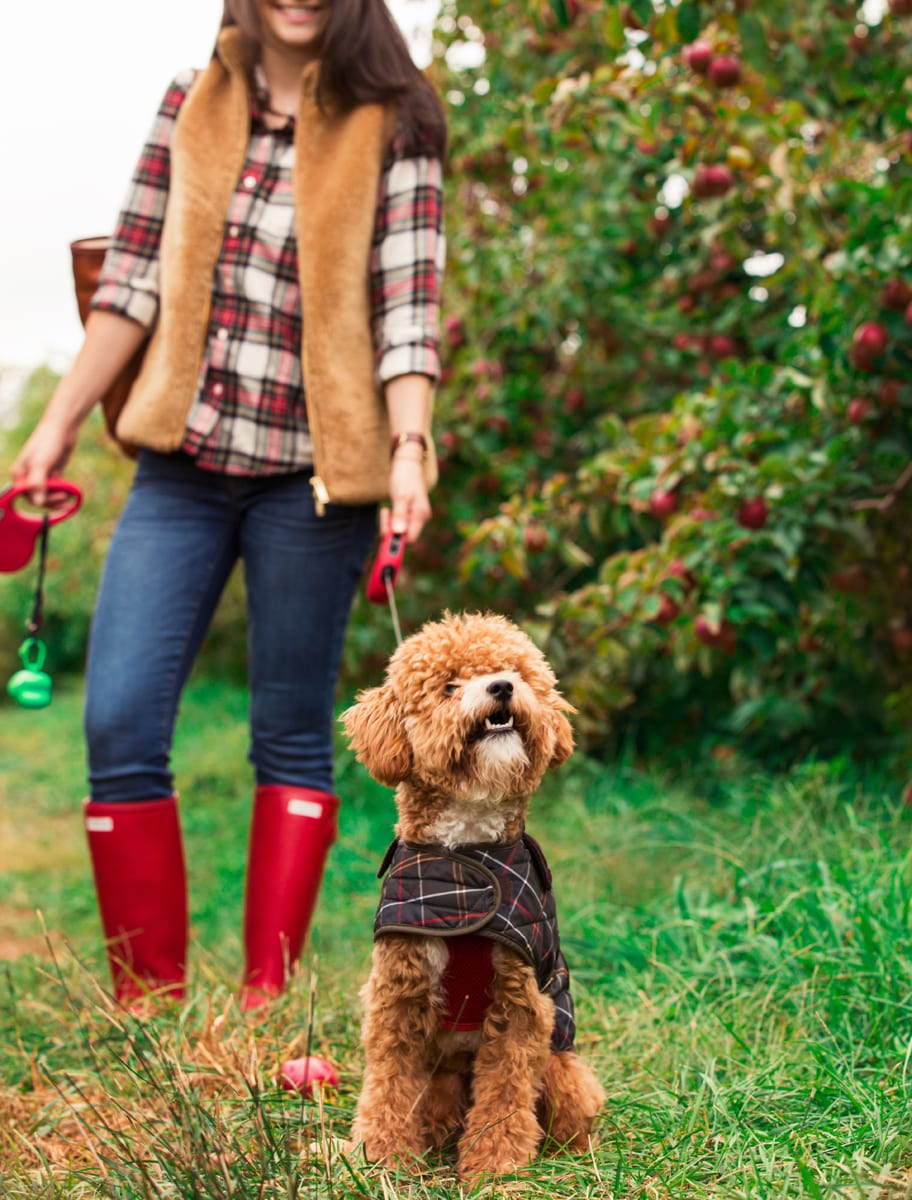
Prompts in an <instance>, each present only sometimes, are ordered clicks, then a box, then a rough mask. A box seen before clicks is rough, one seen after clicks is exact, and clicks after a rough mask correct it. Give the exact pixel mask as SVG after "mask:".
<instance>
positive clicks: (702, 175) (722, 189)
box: [691, 163, 735, 199]
mask: <svg viewBox="0 0 912 1200" xmlns="http://www.w3.org/2000/svg"><path fill="white" fill-rule="evenodd" d="M734 182H735V177H734V175H732V173H731V171H730V170H729V169H728V167H726V166H725V165H724V164H723V163H709V164H707V163H700V164H699V166H698V167H697V169H696V171H695V172H694V177H693V183H692V184H691V190H692V192H693V194H694V195H695V196H697V197H698V198H699V199H704V198H706V197H707V196H724V195H725V193H726V192H727V191H729V190H730V189H731V187H732V185H733V184H734Z"/></svg>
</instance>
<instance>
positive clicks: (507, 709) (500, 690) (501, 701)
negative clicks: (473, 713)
mask: <svg viewBox="0 0 912 1200" xmlns="http://www.w3.org/2000/svg"><path fill="white" fill-rule="evenodd" d="M485 691H486V692H487V694H488V695H489V696H490V697H491V699H492V700H493V701H494V707H493V708H491V709H489V710H488V712H486V713H485V716H484V720H483V721H482V722H481V724H480V725H479V728H478V732H477V736H478V737H479V738H487V737H500V736H502V735H503V734H508V733H515V732H516V731H515V728H514V724H513V684H512V683H511V682H510V680H509V679H493V680H492V681H491V682H490V683H489V684H488V686H487V687H486V689H485Z"/></svg>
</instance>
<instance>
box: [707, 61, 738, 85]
mask: <svg viewBox="0 0 912 1200" xmlns="http://www.w3.org/2000/svg"><path fill="white" fill-rule="evenodd" d="M740 78H741V59H740V58H738V57H737V56H736V55H734V54H720V55H719V57H718V58H714V59H713V60H712V62H711V63H710V64H709V79H710V82H711V83H714V84H715V85H716V87H733V86H734V85H735V84H736V83H737V82H738V81H739V80H740Z"/></svg>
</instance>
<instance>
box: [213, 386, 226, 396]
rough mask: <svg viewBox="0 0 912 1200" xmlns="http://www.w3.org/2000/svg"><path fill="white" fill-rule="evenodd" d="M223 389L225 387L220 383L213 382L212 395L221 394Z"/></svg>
mask: <svg viewBox="0 0 912 1200" xmlns="http://www.w3.org/2000/svg"><path fill="white" fill-rule="evenodd" d="M224 390H225V388H224V386H223V385H222V384H221V383H214V384H213V385H212V394H213V396H221V395H222V393H223V392H224Z"/></svg>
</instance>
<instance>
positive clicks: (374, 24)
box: [222, 0, 446, 157]
mask: <svg viewBox="0 0 912 1200" xmlns="http://www.w3.org/2000/svg"><path fill="white" fill-rule="evenodd" d="M229 25H236V26H237V28H238V30H239V31H240V34H241V43H242V46H243V50H244V57H245V61H246V63H247V67H248V70H250V71H252V70H253V66H254V64H255V63H256V62H257V60H258V59H259V56H260V44H261V37H262V35H261V30H260V20H259V15H258V13H257V0H224V9H223V12H222V28H223V29H224V28H225V27H226V26H229ZM317 94H318V96H319V97H320V99H321V102H325V100H326V98H327V97H329V96H331V97H332V98H333V99H334V100H335V101H336V103H338V104H341V105H342V107H343V108H344V109H352V108H355V107H357V106H358V105H359V104H376V103H380V104H387V103H390V102H393V103H395V104H396V106H397V109H398V113H399V122H400V127H401V130H402V138H403V152H404V153H405V154H407V155H409V154H421V153H425V154H427V153H430V154H436V155H439V156H441V157H442V156H443V153H444V150H445V148H446V117H445V116H444V111H443V105H442V104H441V102H440V98H439V97H438V95H437V93H436V92H435V91H434V89H433V87H432V86H431V84H430V83H429V82H428V80H427V79H425V77H424V75H423V74H422V73H421V71H420V70H419V69H418V67H417V66H416V65H415V63H414V62H413V61H412V56H411V54H410V53H409V49H408V46H407V45H406V41H405V38H404V37H403V36H402V32H401V30H400V29H399V26H398V25H397V24H396V22H395V21H394V20H393V17H392V15H391V13H390V11H389V9H388V8H387V6H386V0H332V2H331V4H330V9H329V20H328V23H327V26H326V33H325V35H324V37H323V45H322V47H321V50H320V75H319V82H318V91H317Z"/></svg>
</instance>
